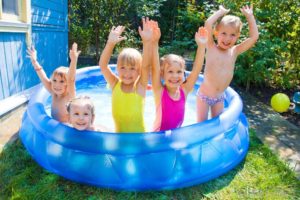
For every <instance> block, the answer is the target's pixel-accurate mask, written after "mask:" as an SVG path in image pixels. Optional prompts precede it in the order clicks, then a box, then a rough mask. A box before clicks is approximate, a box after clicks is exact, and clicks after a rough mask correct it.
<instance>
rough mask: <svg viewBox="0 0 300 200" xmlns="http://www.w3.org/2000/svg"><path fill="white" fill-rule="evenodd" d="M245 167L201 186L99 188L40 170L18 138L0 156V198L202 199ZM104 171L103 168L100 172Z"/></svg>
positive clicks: (237, 168)
mask: <svg viewBox="0 0 300 200" xmlns="http://www.w3.org/2000/svg"><path fill="white" fill-rule="evenodd" d="M243 167H244V161H243V162H242V163H241V164H239V165H238V166H237V167H236V168H235V169H233V170H231V171H230V172H229V173H227V174H225V175H223V176H221V177H219V178H217V179H214V180H212V181H209V182H207V183H204V184H200V185H197V186H193V187H189V188H182V189H177V190H167V191H148V192H123V191H122V192H121V191H113V190H110V189H103V188H96V187H93V186H88V185H82V184H79V183H74V182H72V181H69V180H66V179H64V178H62V177H60V176H58V175H55V174H52V173H50V172H48V171H46V170H44V169H43V168H42V167H40V166H39V165H38V164H37V163H36V162H35V161H34V160H33V159H32V158H31V156H30V155H29V153H27V151H26V149H25V148H24V146H23V144H22V142H21V141H20V140H19V139H17V140H16V141H15V142H13V143H11V144H8V145H7V146H6V147H5V148H4V150H3V151H2V153H1V154H0V174H1V175H0V179H1V182H0V199H2V198H3V199H10V198H15V197H22V199H23V198H24V199H26V198H29V199H30V198H32V197H40V198H42V199H44V198H51V199H61V198H66V197H68V198H71V199H74V198H76V199H81V198H87V197H91V196H95V197H102V198H104V199H106V198H109V199H132V198H134V199H143V200H144V199H148V198H149V199H164V198H166V199H169V198H171V199H174V198H175V199H176V198H177V199H182V198H183V197H185V199H186V198H187V199H190V198H191V199H200V198H203V197H207V196H209V195H210V194H213V193H214V192H216V191H219V190H221V189H222V188H224V187H227V186H228V185H229V184H230V182H231V181H232V180H233V179H234V177H235V176H236V174H237V173H239V171H241V170H242V169H243ZM99 170H101V169H99Z"/></svg>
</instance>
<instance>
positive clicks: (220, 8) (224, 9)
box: [219, 5, 230, 15]
mask: <svg viewBox="0 0 300 200" xmlns="http://www.w3.org/2000/svg"><path fill="white" fill-rule="evenodd" d="M219 11H221V13H222V15H226V14H227V13H228V12H229V11H230V9H226V8H224V7H223V6H222V5H220V6H219Z"/></svg>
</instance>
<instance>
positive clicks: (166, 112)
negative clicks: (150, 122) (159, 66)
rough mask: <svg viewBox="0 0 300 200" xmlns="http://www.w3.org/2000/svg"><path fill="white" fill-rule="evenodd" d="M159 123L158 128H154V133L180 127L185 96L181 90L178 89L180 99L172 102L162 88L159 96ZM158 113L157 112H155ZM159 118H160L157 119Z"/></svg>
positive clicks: (165, 90)
mask: <svg viewBox="0 0 300 200" xmlns="http://www.w3.org/2000/svg"><path fill="white" fill-rule="evenodd" d="M160 108H161V113H160V112H158V115H160V114H161V123H160V124H159V125H160V126H156V128H155V131H162V130H170V129H174V128H178V127H180V126H181V125H182V122H183V119H184V111H185V95H184V92H183V89H182V88H180V99H179V100H173V99H172V98H171V97H170V96H169V93H168V91H167V89H166V87H164V88H163V91H162V96H161V106H160V107H159V108H157V109H160ZM157 111H159V110H157ZM158 118H160V117H158Z"/></svg>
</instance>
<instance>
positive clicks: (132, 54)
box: [117, 48, 142, 70]
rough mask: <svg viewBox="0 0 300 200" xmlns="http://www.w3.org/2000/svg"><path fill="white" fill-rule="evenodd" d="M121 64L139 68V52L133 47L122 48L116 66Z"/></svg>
mask: <svg viewBox="0 0 300 200" xmlns="http://www.w3.org/2000/svg"><path fill="white" fill-rule="evenodd" d="M122 65H126V66H127V65H128V66H136V67H137V68H138V69H139V70H140V69H141V66H142V55H141V53H140V52H139V51H138V50H136V49H133V48H124V49H123V50H122V51H121V52H120V54H119V56H118V60H117V67H121V66H122Z"/></svg>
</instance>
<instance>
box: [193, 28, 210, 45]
mask: <svg viewBox="0 0 300 200" xmlns="http://www.w3.org/2000/svg"><path fill="white" fill-rule="evenodd" d="M207 38H208V32H207V30H206V28H205V27H203V26H201V27H199V29H198V32H196V33H195V41H196V43H197V44H198V46H199V45H200V44H205V43H206V42H207Z"/></svg>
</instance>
